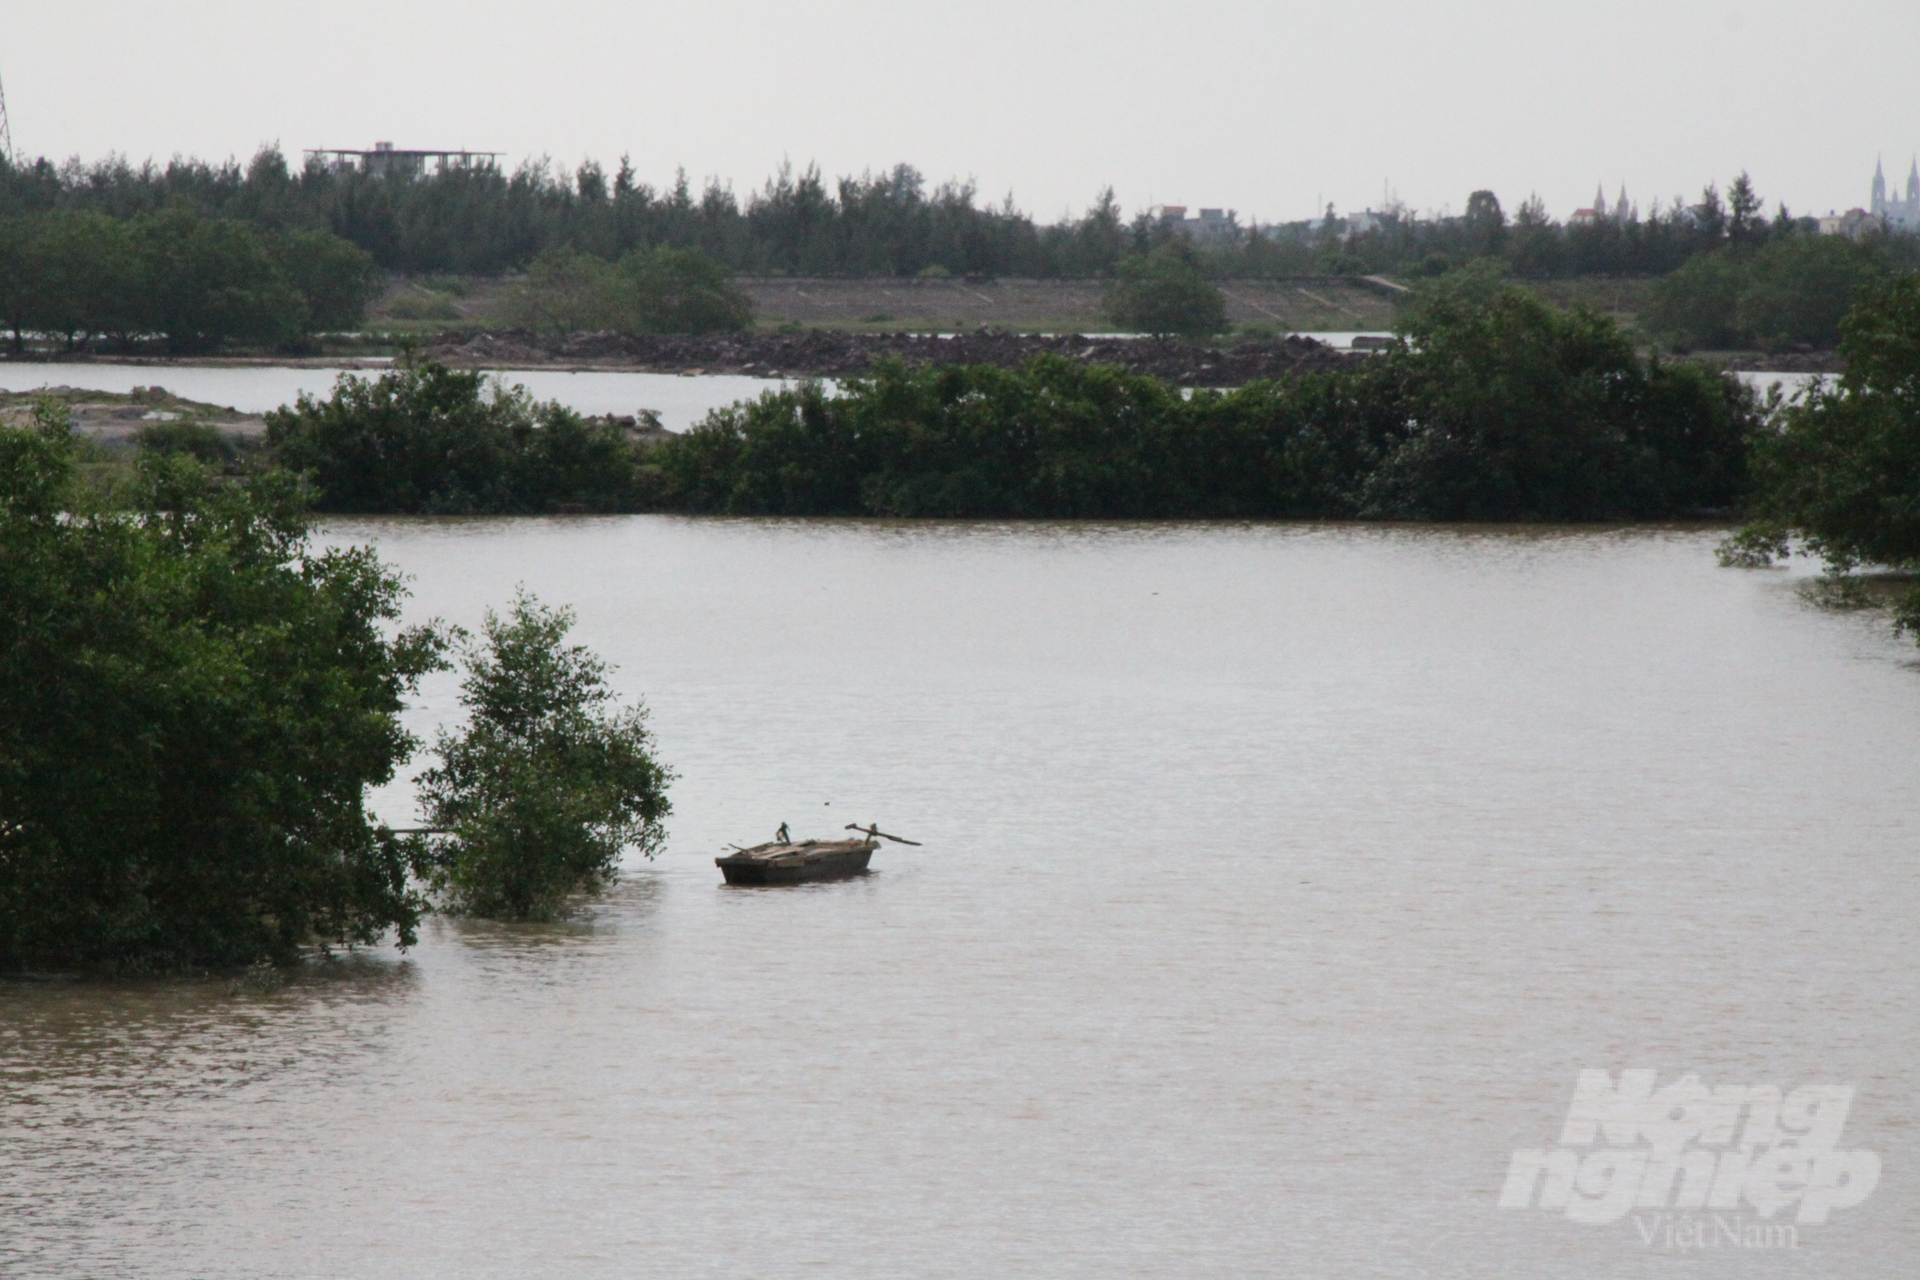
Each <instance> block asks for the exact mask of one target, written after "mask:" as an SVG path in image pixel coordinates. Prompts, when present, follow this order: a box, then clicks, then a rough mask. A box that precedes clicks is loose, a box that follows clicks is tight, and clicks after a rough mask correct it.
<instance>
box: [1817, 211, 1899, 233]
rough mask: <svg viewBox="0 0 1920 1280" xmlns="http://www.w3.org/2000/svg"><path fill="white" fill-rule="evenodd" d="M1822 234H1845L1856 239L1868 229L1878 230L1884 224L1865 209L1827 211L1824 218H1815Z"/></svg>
mask: <svg viewBox="0 0 1920 1280" xmlns="http://www.w3.org/2000/svg"><path fill="white" fill-rule="evenodd" d="M1814 221H1816V222H1817V223H1818V224H1819V226H1820V234H1821V235H1823V236H1845V237H1847V239H1849V240H1858V239H1859V238H1860V237H1861V236H1863V235H1866V234H1867V232H1869V231H1878V230H1880V229H1881V227H1883V226H1885V225H1886V224H1885V223H1883V222H1881V220H1880V219H1879V218H1877V217H1875V216H1874V215H1873V214H1871V213H1868V212H1867V211H1866V210H1865V209H1849V210H1847V211H1846V212H1845V213H1828V214H1827V216H1826V217H1824V218H1816V219H1815V220H1814Z"/></svg>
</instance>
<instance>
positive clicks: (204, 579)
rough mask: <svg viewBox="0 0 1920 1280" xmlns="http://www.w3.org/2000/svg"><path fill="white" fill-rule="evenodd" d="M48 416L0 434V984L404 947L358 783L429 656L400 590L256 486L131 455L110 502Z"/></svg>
mask: <svg viewBox="0 0 1920 1280" xmlns="http://www.w3.org/2000/svg"><path fill="white" fill-rule="evenodd" d="M77 451H78V444H77V442H76V441H75V439H74V437H73V436H72V433H71V431H70V429H69V427H68V425H67V422H66V419H65V416H64V414H63V413H62V412H60V411H59V410H58V409H57V408H55V407H53V406H52V405H50V404H49V405H47V406H43V409H42V411H41V413H40V417H39V422H38V425H37V426H36V427H35V428H33V429H14V428H5V429H0V599H3V600H5V602H6V607H5V608H4V609H0V968H5V969H13V968H20V967H30V968H44V967H71V966H107V967H119V968H126V969H174V968H184V967H199V966H224V965H241V964H248V963H252V962H256V961H260V960H274V961H284V960H287V959H290V958H292V957H293V956H295V955H296V954H297V953H298V951H299V949H300V948H302V947H304V946H308V945H311V944H315V943H321V944H357V943H372V942H374V941H376V940H377V939H378V938H379V937H380V935H381V934H382V933H383V932H384V931H386V930H389V929H392V930H396V931H397V933H398V937H399V941H400V942H401V944H402V945H407V944H409V943H411V941H412V940H413V930H414V927H415V924H416V922H417V920H418V918H419V914H420V910H421V906H422V903H421V900H420V899H419V898H418V896H417V895H416V894H415V893H414V892H413V891H412V890H411V889H410V888H409V882H408V878H407V869H408V863H407V851H406V850H405V849H404V848H403V847H402V845H401V843H400V842H399V841H397V840H395V839H394V838H393V837H392V836H391V834H390V833H386V832H384V831H383V830H381V829H379V828H376V827H375V826H374V825H373V824H372V823H371V822H370V821H369V820H368V817H367V814H366V812H365V809H364V807H363V796H364V793H365V789H366V788H367V787H368V786H370V785H375V784H379V783H382V782H385V781H386V780H387V779H388V778H389V777H391V776H392V774H393V771H394V768H395V766H396V765H397V764H398V763H399V762H400V761H401V760H404V759H405V758H406V756H407V755H408V753H409V751H410V750H411V748H412V746H413V742H412V739H411V738H410V737H409V735H408V734H407V733H406V732H405V731H404V730H403V729H402V728H401V726H400V721H399V711H400V708H401V696H402V694H403V693H405V692H406V691H407V690H408V689H410V688H411V687H412V686H413V684H414V682H415V680H416V679H417V678H418V677H419V675H420V674H421V673H422V672H424V671H426V670H429V669H431V668H433V667H434V666H435V665H437V664H438V652H439V649H438V644H437V641H436V640H435V638H434V636H433V635H432V633H431V632H426V631H417V630H416V631H404V632H401V633H400V634H399V635H398V637H397V638H389V635H388V628H389V627H390V625H391V623H392V622H393V621H394V620H395V619H396V618H397V617H398V614H399V601H400V598H401V595H402V592H401V588H400V581H399V578H398V575H396V574H395V573H393V572H392V571H391V570H389V569H387V568H386V567H385V566H383V565H382V564H381V563H380V562H379V561H378V560H377V559H376V558H375V557H374V556H373V554H372V553H371V552H370V551H368V550H365V549H360V548H342V549H335V550H328V551H321V550H318V549H316V548H314V547H313V546H312V545H311V544H310V543H309V541H308V533H307V524H306V520H305V517H304V514H303V495H302V494H301V492H300V490H299V489H298V487H297V485H296V484H295V483H294V481H293V480H292V478H291V477H288V476H286V475H285V474H284V473H276V474H272V475H267V476H263V477H260V478H258V479H256V480H254V481H252V482H249V483H231V482H229V483H223V484H216V483H214V482H213V480H212V478H210V477H209V476H208V474H207V473H206V472H205V471H204V470H203V469H201V468H200V467H199V466H198V465H197V464H195V463H194V462H192V461H191V460H190V459H187V458H183V457H177V456H176V457H158V456H148V457H145V458H144V459H143V460H142V461H141V464H140V466H139V468H138V470H137V472H136V474H135V477H134V479H133V481H132V482H131V485H130V487H129V488H128V489H127V490H126V491H125V492H122V493H119V494H116V495H114V496H115V499H116V501H115V503H114V504H113V505H112V506H111V507H109V506H107V505H104V504H103V501H102V500H101V498H100V496H99V495H97V494H95V493H93V492H91V491H89V489H88V488H87V487H86V486H85V485H84V484H82V482H81V480H80V478H79V469H78V467H77V459H78V454H77Z"/></svg>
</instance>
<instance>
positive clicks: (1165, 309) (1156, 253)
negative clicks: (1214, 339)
mask: <svg viewBox="0 0 1920 1280" xmlns="http://www.w3.org/2000/svg"><path fill="white" fill-rule="evenodd" d="M1115 274H1116V275H1117V276H1118V277H1119V279H1118V282H1117V283H1116V284H1115V285H1114V286H1113V288H1112V289H1111V290H1109V291H1108V293H1107V298H1106V312H1107V318H1108V319H1109V320H1111V321H1112V322H1113V323H1114V324H1116V325H1118V326H1120V327H1121V328H1123V329H1133V330H1137V331H1139V332H1141V333H1150V334H1153V335H1154V336H1155V337H1169V336H1174V335H1178V336H1180V337H1183V338H1204V337H1207V336H1208V335H1210V334H1215V333H1219V332H1220V331H1221V330H1223V329H1225V328H1226V327H1227V303H1226V299H1225V298H1224V297H1223V296H1221V293H1220V290H1219V289H1217V288H1215V287H1214V285H1213V283H1212V282H1211V281H1209V280H1208V279H1207V278H1206V274H1205V272H1204V271H1203V270H1202V269H1201V265H1200V259H1199V255H1198V254H1196V253H1195V252H1194V251H1193V246H1192V245H1190V244H1189V243H1187V241H1186V240H1185V239H1172V240H1167V241H1165V242H1164V243H1162V244H1161V245H1160V246H1159V247H1158V248H1156V249H1154V250H1153V252H1152V253H1148V254H1144V255H1142V254H1131V255H1129V256H1128V257H1125V258H1123V259H1121V261H1120V265H1119V267H1118V268H1117V269H1116V271H1115Z"/></svg>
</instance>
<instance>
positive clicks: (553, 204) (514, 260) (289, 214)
mask: <svg viewBox="0 0 1920 1280" xmlns="http://www.w3.org/2000/svg"><path fill="white" fill-rule="evenodd" d="M181 205H184V206H186V207H190V208H192V209H195V210H197V211H199V212H200V213H201V214H202V215H203V216H205V217H207V218H212V219H236V220H239V221H244V222H248V223H251V224H254V225H257V226H259V227H262V228H265V229H268V230H274V231H286V230H296V229H298V230H323V231H328V232H331V233H332V234H334V235H336V236H338V237H340V238H341V239H344V240H346V241H348V242H350V243H352V244H353V245H355V246H357V247H359V248H360V249H362V250H364V251H366V252H367V253H368V254H370V255H372V257H373V260H374V262H375V263H376V264H377V265H378V266H380V267H381V268H383V269H385V270H389V271H400V272H409V273H444V272H466V273H478V274H499V273H503V272H511V271H519V270H522V269H524V268H526V267H527V266H528V264H530V263H532V262H533V261H534V260H535V259H536V258H538V257H539V256H540V255H541V254H543V253H546V252H549V251H552V250H555V249H567V250H571V251H572V252H575V253H580V254H586V255H589V256H591V257H594V258H598V259H601V260H603V261H606V262H615V261H618V260H619V259H621V258H622V257H624V256H625V255H627V254H628V253H631V252H633V251H635V250H651V249H655V248H658V247H660V246H663V245H664V246H667V247H669V248H674V249H697V250H699V251H701V252H702V253H704V254H706V255H707V256H708V257H710V258H712V259H713V260H714V261H715V262H718V263H720V264H721V265H722V266H724V267H726V268H728V269H729V270H732V271H736V272H741V273H748V274H766V273H785V274H796V275H848V276H901V275H916V274H922V273H929V274H952V275H982V276H1024V277H1077V278H1087V277H1101V276H1104V277H1111V276H1114V275H1116V274H1117V273H1118V271H1119V267H1120V263H1121V262H1122V260H1123V259H1125V258H1127V257H1128V256H1129V255H1143V254H1146V253H1149V252H1151V251H1152V250H1153V249H1154V248H1155V247H1156V246H1158V245H1159V244H1161V243H1163V242H1165V241H1167V240H1169V239H1172V238H1174V237H1176V236H1178V235H1179V232H1177V231H1176V230H1175V229H1173V228H1172V226H1171V225H1170V224H1169V223H1167V222H1166V221H1165V220H1164V219H1163V218H1162V217H1160V216H1158V213H1157V212H1156V211H1155V210H1151V209H1147V210H1138V211H1135V212H1134V213H1133V214H1131V215H1128V214H1127V213H1126V212H1125V211H1124V210H1123V209H1122V207H1121V205H1120V203H1119V201H1118V200H1117V199H1116V197H1115V195H1114V193H1113V192H1112V191H1111V190H1110V189H1109V190H1107V191H1103V192H1100V193H1097V194H1096V195H1095V197H1094V198H1093V200H1092V201H1091V202H1090V204H1089V206H1088V207H1087V209H1086V210H1085V212H1084V213H1082V214H1080V215H1079V216H1075V217H1067V218H1063V219H1061V220H1060V221H1058V222H1056V223H1052V224H1042V223H1040V222H1037V221H1036V220H1035V219H1033V218H1032V217H1031V216H1030V215H1028V214H1027V213H1025V212H1023V211H1021V210H1020V209H1018V208H1017V207H1016V206H1015V205H1014V203H1013V199H1012V197H1011V196H1008V197H1007V198H1006V199H1005V200H1002V201H998V202H993V201H986V200H982V199H981V197H980V194H979V192H978V191H977V190H976V189H975V187H974V186H973V185H972V184H971V183H968V182H948V183H943V184H929V183H928V182H927V180H926V178H925V177H924V176H923V175H922V174H921V173H920V172H919V171H917V170H916V169H914V168H913V167H912V166H911V165H906V164H898V165H894V166H892V167H890V168H886V169H882V170H879V171H877V172H874V171H869V172H867V173H863V174H860V175H857V176H855V175H847V176H842V177H839V178H837V179H829V178H827V177H825V176H823V175H822V174H821V173H820V172H819V171H818V170H817V169H816V168H814V167H811V166H809V167H807V168H804V169H801V170H797V171H796V170H794V169H793V168H791V167H787V166H783V167H782V169H781V170H780V171H779V172H778V173H777V174H774V175H773V176H772V177H770V178H768V179H767V180H766V181H765V183H764V184H762V185H761V186H760V187H759V188H757V189H754V190H751V191H748V192H746V193H745V194H744V195H742V194H739V193H736V192H735V191H734V190H733V189H732V188H731V187H730V186H728V185H726V184H724V183H722V182H719V181H718V180H711V181H709V182H707V183H706V184H705V185H704V186H702V187H699V188H696V187H695V186H693V184H691V183H690V182H689V181H688V180H687V178H686V176H685V174H684V172H682V173H681V174H680V175H678V176H677V177H676V178H675V180H674V181H673V182H672V183H671V184H669V185H666V186H664V187H656V186H654V185H651V184H649V183H648V182H646V181H644V180H642V179H641V177H640V176H639V174H638V173H637V172H636V170H635V169H634V167H633V165H632V164H631V163H630V161H629V160H628V159H626V158H624V157H623V158H622V159H621V160H620V162H619V163H618V164H617V165H616V166H613V167H612V168H611V169H609V168H608V167H606V166H603V165H602V164H600V163H599V162H597V161H592V160H588V161H585V162H583V163H581V164H579V165H578V166H575V167H572V168H564V167H559V166H556V165H554V164H553V163H551V162H550V161H548V160H545V159H542V160H535V161H529V162H527V163H525V164H522V165H520V166H519V167H517V168H515V169H512V170H511V171H509V170H506V169H502V168H497V167H494V166H491V165H479V166H475V167H472V168H453V169H450V170H448V171H447V172H445V173H440V174H432V175H427V176H424V177H420V178H409V177H405V176H400V175H392V176H389V175H383V174H368V173H362V172H360V171H358V170H356V169H352V168H340V167H336V166H334V165H331V164H324V163H320V162H318V161H317V160H315V161H312V162H309V163H306V164H305V165H302V166H294V165H290V164H289V163H288V160H287V158H286V156H285V155H283V154H282V153H281V152H280V151H279V150H278V149H277V148H273V147H268V148H263V149H262V150H261V151H260V152H259V153H258V154H257V155H255V156H254V157H253V159H252V160H251V161H250V162H249V163H246V164H241V163H238V162H235V161H229V162H226V163H220V164H211V163H207V162H205V161H200V160H194V159H189V158H176V159H174V160H172V161H170V162H169V163H167V164H165V165H158V164H153V163H147V164H143V165H134V164H132V163H130V162H129V161H127V160H126V159H124V158H121V157H110V158H109V159H107V160H104V161H100V162H97V163H94V164H83V163H81V162H79V161H77V160H75V161H72V162H69V163H67V164H64V165H62V164H55V163H53V162H51V161H49V160H46V159H44V158H43V159H39V160H34V161H22V162H18V163H7V162H6V161H5V160H4V159H0V217H8V216H19V215H26V214H34V213H46V212H51V211H55V210H61V209H72V210H88V211H91V212H96V213H101V214H104V215H107V216H110V217H113V218H118V219H125V218H130V217H134V216H138V215H143V214H151V213H155V212H157V211H159V210H161V209H164V208H168V207H173V206H181ZM1812 230H1813V228H1812V225H1811V221H1810V220H1809V219H1806V218H1804V217H1796V216H1794V215H1793V214H1792V213H1790V212H1789V211H1788V210H1786V209H1785V208H1784V207H1780V206H1776V207H1775V208H1774V210H1773V212H1772V213H1771V215H1769V214H1768V213H1767V212H1766V210H1765V209H1764V207H1763V201H1762V200H1761V197H1760V194H1759V192H1758V191H1757V190H1756V189H1755V187H1754V184H1753V183H1752V182H1751V181H1750V180H1749V179H1748V178H1747V177H1746V175H1745V174H1741V175H1740V176H1739V177H1737V178H1736V179H1734V181H1733V182H1732V183H1731V184H1730V185H1729V187H1728V189H1727V191H1726V193H1725V194H1723V193H1722V192H1721V190H1720V188H1719V187H1718V186H1717V185H1716V184H1712V183H1709V184H1708V185H1707V186H1706V187H1705V189H1704V190H1702V192H1701V193H1700V195H1699V196H1698V198H1697V199H1692V200H1689V199H1685V198H1682V197H1680V196H1674V197H1672V198H1671V199H1670V200H1663V201H1655V202H1652V203H1650V204H1649V205H1648V207H1647V209H1646V210H1645V213H1644V215H1642V214H1640V213H1639V212H1638V211H1633V212H1632V213H1631V214H1630V216H1628V217H1625V218H1615V217H1601V218H1594V219H1582V220H1578V221H1573V220H1569V221H1567V222H1561V221H1559V220H1556V219H1554V218H1552V217H1550V216H1549V215H1548V213H1547V211H1546V208H1545V206H1544V205H1543V204H1542V203H1541V202H1540V200H1539V199H1538V198H1537V197H1529V198H1527V199H1525V200H1521V201H1518V202H1512V201H1510V202H1509V204H1508V205H1507V206H1503V204H1502V202H1501V201H1500V199H1499V198H1498V196H1496V195H1495V194H1494V193H1493V192H1491V191H1484V190H1482V191H1475V192H1473V193H1471V195H1469V196H1468V197H1467V199H1466V203H1465V206H1464V208H1463V210H1462V211H1461V212H1460V213H1458V214H1446V215H1442V216H1420V215H1416V214H1414V213H1413V212H1412V211H1410V210H1407V209H1404V208H1400V207H1398V206H1394V207H1390V208H1387V209H1384V210H1375V211H1373V212H1372V214H1371V216H1370V218H1369V220H1368V222H1367V223H1366V224H1365V225H1361V224H1357V223H1353V222H1351V221H1349V220H1348V219H1346V218H1344V217H1342V216H1340V215H1339V214H1338V213H1337V212H1336V211H1334V210H1332V209H1331V208H1329V209H1328V210H1327V211H1326V213H1325V214H1324V215H1315V216H1313V217H1311V218H1303V219H1298V220H1293V221H1285V222H1279V223H1270V224H1266V225H1254V224H1250V223H1248V224H1243V223H1242V222H1241V221H1240V220H1239V219H1237V218H1235V217H1233V216H1231V214H1230V215H1229V217H1228V218H1227V219H1226V221H1225V225H1224V227H1223V228H1221V229H1219V230H1218V231H1217V232H1210V233H1209V235H1208V236H1207V237H1206V238H1205V240H1204V241H1203V242H1200V243H1199V246H1198V247H1199V249H1200V252H1201V256H1202V257H1203V259H1204V260H1205V262H1206V264H1207V269H1208V272H1209V273H1210V274H1213V275H1218V276H1230V277H1236V278H1245V277H1258V276H1276V275H1341V274H1369V273H1380V272H1385V273H1392V274H1396V275H1401V276H1418V275H1439V274H1443V273H1445V272H1446V271H1448V270H1452V269H1454V268H1457V267H1460V266H1463V265H1465V264H1467V263H1469V262H1474V261H1480V260H1495V261H1498V262H1501V263H1502V264H1504V265H1505V266H1506V268H1507V269H1508V271H1509V272H1510V273H1512V274H1513V275H1516V276H1520V277H1526V278H1548V277H1568V276H1587V275H1642V276H1652V275H1664V274H1666V273H1668V272H1671V271H1673V270H1675V269H1677V268H1678V267H1680V266H1681V265H1682V264H1683V263H1685V262H1686V261H1688V260H1689V259H1690V258H1693V257H1694V256H1696V255H1699V254H1704V253H1711V252H1714V251H1716V250H1718V249H1720V248H1722V247H1725V246H1727V245H1729V244H1743V243H1749V242H1764V241H1769V240H1776V239H1784V238H1790V237H1794V236H1801V235H1808V234H1811V233H1812Z"/></svg>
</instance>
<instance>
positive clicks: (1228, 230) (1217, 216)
mask: <svg viewBox="0 0 1920 1280" xmlns="http://www.w3.org/2000/svg"><path fill="white" fill-rule="evenodd" d="M1160 225H1161V226H1163V227H1165V228H1167V230H1169V231H1177V232H1179V233H1180V234H1181V235H1183V236H1186V237H1187V238H1188V239H1190V240H1220V239H1226V238H1228V237H1230V236H1232V234H1233V233H1234V232H1235V231H1236V230H1237V229H1238V228H1237V227H1236V225H1235V222H1234V218H1233V215H1232V214H1230V213H1228V212H1227V211H1226V210H1225V209H1202V210H1201V211H1200V216H1199V217H1197V218H1189V217H1188V216H1187V206H1185V205H1183V204H1163V205H1161V206H1160Z"/></svg>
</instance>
